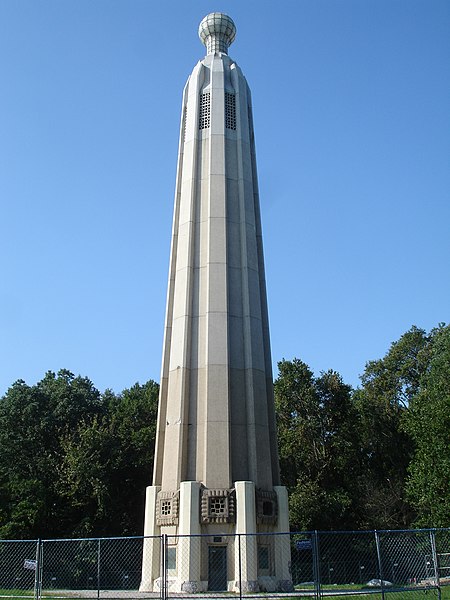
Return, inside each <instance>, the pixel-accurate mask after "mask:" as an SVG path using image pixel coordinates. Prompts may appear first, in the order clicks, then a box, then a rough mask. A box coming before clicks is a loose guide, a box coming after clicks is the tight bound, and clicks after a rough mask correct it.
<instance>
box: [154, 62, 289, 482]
mask: <svg viewBox="0 0 450 600" xmlns="http://www.w3.org/2000/svg"><path fill="white" fill-rule="evenodd" d="M182 115H183V116H182V123H181V132H180V146H179V159H178V172H177V185H176V197H175V210H174V221H173V235H172V250H171V259H170V274H169V286H168V297H167V312H166V328H165V339H164V353H163V366H162V377H161V396H160V398H161V399H160V412H159V417H158V437H157V449H156V457H155V467H154V485H159V486H162V489H178V487H179V484H180V482H181V481H186V480H190V481H200V482H202V484H203V485H204V486H205V487H208V488H217V487H220V488H228V487H231V486H232V484H233V482H234V481H241V480H250V481H253V482H254V483H255V484H256V485H257V487H261V488H263V489H271V488H272V486H273V485H278V484H279V471H278V455H277V449H276V434H275V419H274V411H273V397H272V394H273V391H272V386H273V384H272V369H271V357H270V342H269V328H268V316H267V301H266V289H265V275H264V261H263V249H262V236H261V222H260V208H259V198H258V185H257V176H256V161H255V147H254V136H253V123H252V111H251V97H250V90H249V88H248V85H247V82H246V80H245V78H244V76H243V75H242V72H241V70H240V69H239V67H238V66H237V65H236V63H234V62H233V61H232V60H231V59H230V58H229V57H228V56H227V55H226V54H209V55H207V57H206V58H205V59H204V60H203V61H201V62H200V63H199V64H198V65H197V66H196V67H195V69H194V71H193V73H192V74H191V76H190V78H189V80H188V82H187V84H186V87H185V90H184V95H183V111H182Z"/></svg>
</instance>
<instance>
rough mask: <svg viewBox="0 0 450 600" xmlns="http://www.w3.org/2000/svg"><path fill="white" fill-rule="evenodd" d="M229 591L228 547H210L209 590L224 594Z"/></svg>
mask: <svg viewBox="0 0 450 600" xmlns="http://www.w3.org/2000/svg"><path fill="white" fill-rule="evenodd" d="M226 589H227V547H226V546H209V547H208V590H209V591H211V592H223V591H226Z"/></svg>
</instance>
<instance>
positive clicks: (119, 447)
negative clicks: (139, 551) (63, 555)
mask: <svg viewBox="0 0 450 600" xmlns="http://www.w3.org/2000/svg"><path fill="white" fill-rule="evenodd" d="M158 391H159V387H158V385H157V384H156V383H155V382H153V381H149V382H148V383H146V384H144V385H139V384H138V383H137V384H135V385H134V386H133V387H132V388H130V389H126V390H124V391H123V392H122V393H121V394H118V395H115V394H114V393H113V392H111V391H110V390H107V391H106V392H105V394H104V395H103V401H104V405H105V407H106V413H105V415H103V417H102V418H101V419H98V420H94V421H91V422H85V421H83V422H81V423H80V424H79V427H78V434H77V435H76V436H73V435H67V436H66V437H65V438H64V440H63V443H62V445H63V448H64V456H63V460H62V464H61V474H62V476H61V480H60V481H61V485H60V493H61V495H62V496H64V497H66V498H68V499H70V503H71V506H72V507H74V508H76V510H77V513H78V518H77V519H76V527H75V529H74V532H75V533H76V534H77V535H80V536H81V535H104V536H108V535H138V534H142V528H143V520H144V501H145V498H144V496H145V488H146V486H147V485H149V484H150V481H151V469H152V463H153V454H154V445H155V435H156V414H157V407H158Z"/></svg>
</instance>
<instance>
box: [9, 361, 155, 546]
mask: <svg viewBox="0 0 450 600" xmlns="http://www.w3.org/2000/svg"><path fill="white" fill-rule="evenodd" d="M157 396H158V386H157V384H156V383H154V382H151V381H150V382H148V383H147V384H145V385H143V386H140V385H139V384H136V385H135V386H133V387H132V388H131V389H129V390H124V392H122V394H119V395H117V396H116V395H114V394H113V393H112V392H110V391H106V392H105V393H104V394H103V395H101V394H100V393H99V391H98V390H97V389H95V387H94V386H93V385H92V383H91V382H90V381H89V379H87V378H83V377H75V376H74V375H73V374H72V373H70V372H69V371H66V370H62V371H59V372H58V374H57V375H55V373H52V372H48V373H47V374H46V375H45V377H44V378H43V379H42V381H40V382H38V383H37V384H36V385H34V386H28V385H26V383H25V382H24V381H17V382H16V383H14V384H13V385H12V386H11V388H10V389H9V390H8V391H7V393H6V394H5V396H4V397H3V398H2V399H1V400H0V517H1V520H0V538H6V539H8V538H16V539H20V538H36V537H64V536H68V535H90V534H94V533H95V534H104V535H114V534H126V533H139V532H140V531H141V527H142V521H143V494H144V491H145V486H146V484H148V482H149V480H150V469H151V462H152V456H153V446H154V438H155V422H156V409H157Z"/></svg>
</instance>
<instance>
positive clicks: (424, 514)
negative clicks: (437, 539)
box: [404, 326, 450, 527]
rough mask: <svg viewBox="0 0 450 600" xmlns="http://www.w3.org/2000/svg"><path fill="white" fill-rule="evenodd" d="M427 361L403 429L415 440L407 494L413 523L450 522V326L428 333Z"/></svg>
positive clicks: (423, 525)
mask: <svg viewBox="0 0 450 600" xmlns="http://www.w3.org/2000/svg"><path fill="white" fill-rule="evenodd" d="M428 356H429V365H428V368H427V369H426V370H424V371H423V372H422V374H421V377H420V382H419V390H418V392H417V393H416V394H415V396H414V397H413V398H412V400H411V402H410V409H409V411H408V414H407V416H406V418H405V423H404V426H405V430H406V431H407V432H408V433H409V435H410V436H411V438H412V439H413V441H414V453H413V456H412V460H411V463H410V465H409V468H408V471H409V477H408V479H407V486H406V490H407V495H408V498H409V500H410V501H411V504H412V505H413V506H414V508H415V509H416V511H417V515H418V516H417V519H416V524H417V525H419V526H422V527H448V526H449V524H450V326H446V327H445V326H441V327H439V328H438V329H435V330H433V331H432V333H431V343H430V348H429V352H428Z"/></svg>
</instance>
